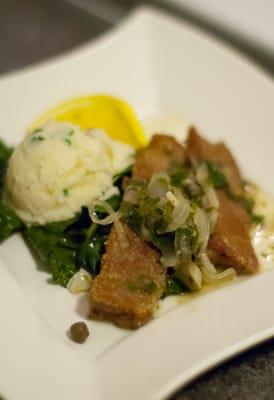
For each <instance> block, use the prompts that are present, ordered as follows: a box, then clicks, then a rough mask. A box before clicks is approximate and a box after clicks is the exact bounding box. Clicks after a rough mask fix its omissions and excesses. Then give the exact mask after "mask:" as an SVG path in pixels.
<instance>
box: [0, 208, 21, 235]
mask: <svg viewBox="0 0 274 400" xmlns="http://www.w3.org/2000/svg"><path fill="white" fill-rule="evenodd" d="M22 228H23V223H22V221H21V220H20V219H19V218H18V217H17V215H16V214H15V213H14V212H13V211H12V210H10V209H9V208H8V207H7V206H5V205H4V204H3V203H2V202H1V201H0V240H4V239H7V238H8V237H9V236H10V235H11V234H12V233H13V232H15V231H17V230H19V229H22Z"/></svg>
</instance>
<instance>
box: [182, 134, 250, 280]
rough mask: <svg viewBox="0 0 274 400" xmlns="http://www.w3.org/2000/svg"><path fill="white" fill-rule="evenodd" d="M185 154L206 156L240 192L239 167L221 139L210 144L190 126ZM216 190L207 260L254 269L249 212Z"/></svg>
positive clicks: (240, 270)
mask: <svg viewBox="0 0 274 400" xmlns="http://www.w3.org/2000/svg"><path fill="white" fill-rule="evenodd" d="M186 154H187V157H189V158H190V159H195V160H198V161H201V160H208V161H211V162H214V163H217V164H219V165H220V166H221V167H222V169H223V172H224V173H225V175H226V177H227V179H228V182H229V188H230V190H231V191H232V192H233V194H234V195H235V196H241V195H242V194H243V189H242V179H241V175H240V172H239V169H238V167H237V164H236V162H235V160H234V158H233V157H232V155H231V153H230V152H229V150H228V149H227V147H226V146H225V145H224V144H223V143H218V144H210V143H209V142H207V141H206V140H204V139H203V138H201V137H200V136H199V135H198V133H197V132H196V131H195V129H194V128H191V129H190V132H189V137H188V140H187V147H186ZM216 192H217V196H218V199H219V203H220V206H219V216H218V220H217V224H216V227H215V230H214V232H213V234H212V236H211V238H210V240H209V245H208V254H209V257H210V259H211V261H212V262H213V263H214V264H216V265H220V266H222V267H234V268H235V270H236V271H237V272H238V273H249V272H255V271H257V269H258V261H257V257H256V255H255V252H254V249H253V247H252V244H251V240H250V236H249V229H250V224H251V221H250V217H249V215H248V214H247V212H246V211H245V209H244V208H243V206H242V205H241V203H239V202H236V201H234V200H233V199H232V198H231V197H230V196H228V194H227V193H226V192H225V191H224V190H217V191H216Z"/></svg>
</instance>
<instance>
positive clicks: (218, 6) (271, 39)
mask: <svg viewBox="0 0 274 400" xmlns="http://www.w3.org/2000/svg"><path fill="white" fill-rule="evenodd" d="M160 1H161V2H162V3H164V4H172V5H175V6H176V7H178V8H179V9H182V10H188V11H191V12H192V13H193V14H194V15H196V16H200V17H203V18H205V19H207V20H208V21H210V22H211V23H213V24H215V25H216V26H218V27H219V29H220V30H222V29H223V30H226V31H229V32H230V33H232V34H234V35H238V36H241V37H242V38H243V39H245V40H246V41H248V42H249V43H251V44H253V45H256V46H258V47H260V48H262V49H264V50H265V51H266V52H268V53H269V55H272V57H273V52H274V29H273V19H274V0H259V1H258V0H230V1H228V0H160Z"/></svg>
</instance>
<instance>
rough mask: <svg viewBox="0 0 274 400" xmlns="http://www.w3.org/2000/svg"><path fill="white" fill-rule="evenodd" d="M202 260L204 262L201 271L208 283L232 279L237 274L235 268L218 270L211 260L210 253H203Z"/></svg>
mask: <svg viewBox="0 0 274 400" xmlns="http://www.w3.org/2000/svg"><path fill="white" fill-rule="evenodd" d="M200 261H201V264H202V265H201V271H202V275H203V280H204V281H205V282H206V283H215V282H220V281H224V280H228V279H232V278H234V277H235V275H236V272H235V269H234V268H227V269H225V270H224V271H222V272H218V271H217V270H216V268H215V267H214V265H213V264H212V263H211V261H210V260H209V258H208V255H207V254H206V253H203V254H201V256H200Z"/></svg>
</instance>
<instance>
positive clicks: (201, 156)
mask: <svg viewBox="0 0 274 400" xmlns="http://www.w3.org/2000/svg"><path fill="white" fill-rule="evenodd" d="M186 155H187V157H188V158H189V159H192V158H194V159H196V160H198V161H200V160H207V161H211V162H214V163H216V164H219V165H220V166H221V168H222V170H223V172H224V173H225V175H226V177H227V180H228V182H229V187H230V191H231V192H232V193H233V194H234V195H235V196H242V195H243V185H242V178H241V174H240V171H239V168H238V166H237V164H236V161H235V160H234V158H233V157H232V154H231V153H230V151H229V150H228V148H227V147H226V145H225V144H224V143H222V142H221V143H216V144H211V143H209V142H207V141H206V140H205V139H203V138H202V137H201V136H200V135H198V133H197V132H196V130H195V128H193V127H192V128H190V130H189V135H188V139H187V147H186Z"/></svg>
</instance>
